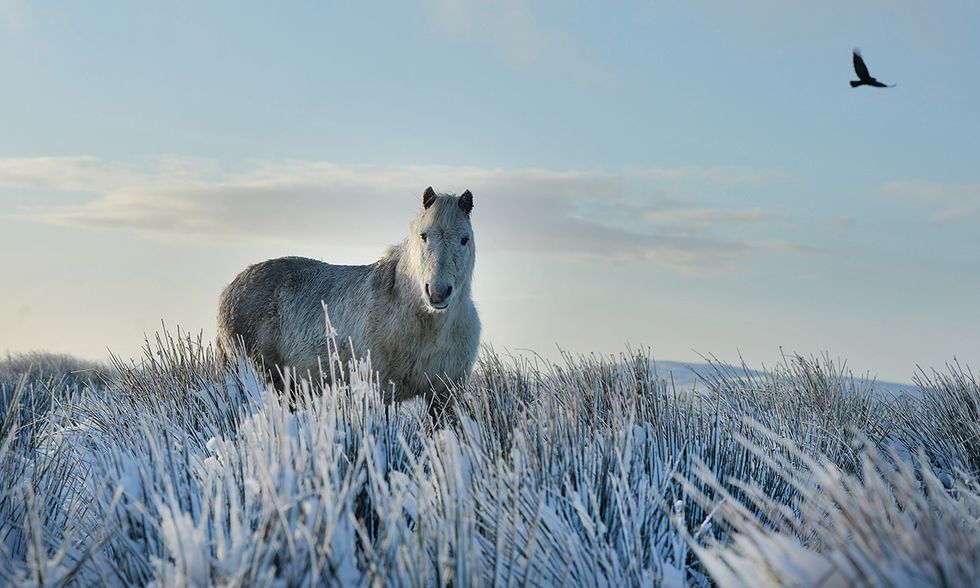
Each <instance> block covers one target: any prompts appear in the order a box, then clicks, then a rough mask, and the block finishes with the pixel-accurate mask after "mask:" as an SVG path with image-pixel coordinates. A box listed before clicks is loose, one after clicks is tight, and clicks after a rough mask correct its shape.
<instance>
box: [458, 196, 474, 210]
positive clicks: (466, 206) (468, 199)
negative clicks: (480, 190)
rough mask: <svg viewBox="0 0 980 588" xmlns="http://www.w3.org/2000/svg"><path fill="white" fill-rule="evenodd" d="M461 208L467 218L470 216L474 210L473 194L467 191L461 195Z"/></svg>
mask: <svg viewBox="0 0 980 588" xmlns="http://www.w3.org/2000/svg"><path fill="white" fill-rule="evenodd" d="M459 208H460V209H461V210H462V211H463V212H465V213H466V216H469V215H470V211H471V210H473V193H472V192H470V191H469V190H467V191H465V192H463V193H462V194H460V195H459Z"/></svg>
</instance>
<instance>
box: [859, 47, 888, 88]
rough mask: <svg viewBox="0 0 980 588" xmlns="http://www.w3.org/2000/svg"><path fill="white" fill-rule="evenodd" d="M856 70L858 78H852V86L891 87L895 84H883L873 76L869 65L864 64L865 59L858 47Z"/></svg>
mask: <svg viewBox="0 0 980 588" xmlns="http://www.w3.org/2000/svg"><path fill="white" fill-rule="evenodd" d="M854 71H855V72H857V75H858V78H859V79H857V80H851V87H852V88H857V87H858V86H874V87H875V88H891V87H893V86H894V85H895V84H892V85H891V86H889V85H888V84H882V83H881V82H879V81H878V80H876V79H874V78H873V77H871V74H870V73H869V72H868V66H866V65H864V59H862V58H861V52H860V51H859V50H857V49H855V50H854Z"/></svg>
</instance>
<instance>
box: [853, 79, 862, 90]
mask: <svg viewBox="0 0 980 588" xmlns="http://www.w3.org/2000/svg"><path fill="white" fill-rule="evenodd" d="M863 83H864V82H862V81H861V80H851V87H852V88H857V87H858V86H860V85H861V84H863Z"/></svg>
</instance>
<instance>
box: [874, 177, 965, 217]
mask: <svg viewBox="0 0 980 588" xmlns="http://www.w3.org/2000/svg"><path fill="white" fill-rule="evenodd" d="M881 193H882V194H883V195H884V196H885V197H887V198H891V199H895V200H899V201H904V202H912V203H914V204H917V205H919V206H920V207H922V208H924V209H925V210H926V211H927V212H926V214H927V218H928V219H929V220H930V221H932V222H935V223H947V222H954V221H967V220H980V184H959V185H955V184H943V183H941V182H928V181H896V182H888V183H886V184H885V185H884V186H882V188H881Z"/></svg>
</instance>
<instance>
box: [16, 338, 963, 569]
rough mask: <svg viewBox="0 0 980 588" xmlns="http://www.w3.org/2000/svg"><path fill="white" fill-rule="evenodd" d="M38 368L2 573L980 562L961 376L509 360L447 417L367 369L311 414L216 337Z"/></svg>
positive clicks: (29, 387)
mask: <svg viewBox="0 0 980 588" xmlns="http://www.w3.org/2000/svg"><path fill="white" fill-rule="evenodd" d="M21 359H22V358H8V360H7V362H6V363H2V362H0V417H2V418H0V584H10V585H62V584H80V585H90V584H108V585H131V584H148V583H151V584H154V585H161V586H164V585H166V586H169V585H201V586H204V585H221V586H262V585H290V586H292V585H303V584H307V583H314V584H327V585H329V584H337V585H341V584H342V585H345V586H346V585H395V586H398V585H403V586H436V585H447V584H450V583H452V584H453V585H455V586H461V585H490V584H497V585H508V586H509V585H555V586H559V585H586V586H623V585H649V584H651V583H663V584H665V585H687V584H693V585H710V584H711V583H712V582H715V583H719V584H722V585H747V584H749V583H751V584H752V585H754V586H757V585H759V584H765V583H767V582H768V583H769V584H771V585H789V584H794V583H795V584H798V585H816V584H819V583H820V582H821V581H827V580H828V579H833V580H835V581H843V582H847V583H856V584H867V585H915V584H919V583H922V582H930V583H931V582H932V581H934V580H939V581H940V582H945V583H947V584H949V585H958V584H963V585H966V584H968V583H969V582H971V581H972V580H973V578H975V577H977V573H978V572H980V570H978V569H977V567H978V565H977V563H976V562H977V561H980V539H978V537H980V534H978V533H977V532H976V531H977V528H978V523H977V521H978V520H980V493H978V482H977V480H978V476H980V424H978V418H977V417H978V414H980V413H978V410H977V408H978V402H980V387H978V384H977V381H976V379H975V378H974V377H973V376H972V374H971V373H970V372H969V371H968V370H966V369H964V368H961V367H960V366H958V365H953V366H950V367H948V369H947V370H946V371H945V372H942V373H935V374H925V373H923V374H922V378H921V382H920V384H921V388H922V390H921V394H920V395H918V396H916V397H915V398H903V399H900V400H898V401H890V400H885V399H883V397H882V395H880V394H876V393H875V389H874V386H875V385H874V383H873V382H870V381H866V380H861V379H855V378H853V377H851V376H850V375H849V374H848V373H847V372H846V371H845V370H844V369H842V368H841V367H839V366H837V365H835V364H834V363H833V362H831V361H828V360H826V359H804V358H790V359H788V360H787V361H786V362H785V363H784V364H783V365H780V366H778V367H777V368H776V369H775V370H773V371H772V372H771V373H768V374H763V375H760V374H759V373H757V372H752V371H749V370H743V371H738V370H733V369H731V368H727V367H724V366H716V367H717V369H715V370H713V372H712V373H711V374H709V375H705V382H704V383H703V385H701V386H698V387H697V388H696V389H695V390H693V391H692V390H688V389H684V390H680V389H675V388H674V387H672V386H671V385H670V382H669V381H668V380H667V379H664V378H661V377H660V376H659V375H658V373H657V371H656V368H655V365H654V364H653V363H652V362H651V361H649V358H648V357H647V356H646V355H643V354H632V353H631V354H626V355H624V356H622V357H617V358H600V357H567V358H566V361H565V362H564V363H562V364H558V365H552V364H547V363H545V362H543V361H540V360H536V359H533V358H511V357H502V356H500V355H498V354H495V353H493V352H492V351H490V350H487V351H486V352H485V353H484V355H483V356H482V357H481V360H480V362H479V365H478V366H477V369H476V372H475V374H474V377H473V379H472V381H471V382H470V383H469V384H468V385H467V386H465V387H462V388H460V389H459V390H457V402H456V404H455V409H454V410H453V412H452V413H451V414H450V415H449V416H448V417H447V419H446V422H445V424H444V426H443V427H441V428H433V427H432V425H431V424H430V422H429V420H428V417H427V414H426V409H425V407H423V406H421V405H420V404H419V403H417V402H410V403H405V404H402V405H399V406H397V407H386V406H385V405H384V404H383V403H381V402H380V400H379V393H378V389H377V384H376V382H374V381H373V376H372V373H371V371H370V366H369V363H368V362H367V361H362V362H359V363H358V365H356V366H353V369H352V370H351V373H350V374H349V377H347V378H346V380H345V381H340V382H338V383H336V384H333V385H331V384H327V383H325V382H317V383H315V384H314V385H312V386H311V385H308V384H307V385H305V386H304V387H302V392H301V393H300V395H299V396H300V397H299V399H298V401H297V406H296V407H294V408H295V410H291V409H290V407H289V406H287V405H286V404H285V403H284V402H281V401H280V398H279V397H277V396H276V395H274V394H266V393H265V385H264V383H262V382H261V381H260V380H259V379H258V378H257V377H256V375H255V373H254V369H253V367H252V366H251V365H250V364H248V363H247V362H245V361H242V362H240V363H239V365H238V366H237V367H236V368H235V369H232V370H226V371H221V370H219V369H218V368H217V367H216V365H215V364H214V359H213V356H212V354H211V352H210V351H209V350H208V349H207V347H206V346H204V345H202V344H201V342H200V341H191V340H188V339H183V338H181V339H171V338H169V337H167V336H163V337H160V338H158V339H157V340H156V341H155V342H154V343H153V344H152V345H149V346H148V348H147V353H146V358H145V361H143V362H141V363H140V364H139V365H132V364H130V365H126V364H123V363H122V362H116V363H115V364H114V365H113V366H110V367H108V368H104V369H102V370H101V371H100V372H99V373H100V374H101V376H100V377H99V378H94V379H93V378H90V379H87V380H84V381H75V380H70V379H67V378H64V377H61V376H59V375H58V373H59V369H48V370H47V373H48V374H49V376H48V377H46V378H43V377H42V378H36V377H35V378H33V379H23V378H20V377H19V374H22V373H24V370H23V366H20V367H17V366H15V365H13V364H14V363H15V361H20V360H21ZM39 359H41V360H43V357H35V358H34V363H39V361H38V360H39ZM40 363H43V361H42V362H40ZM63 363H64V364H65V365H67V364H70V362H68V361H67V360H64V362H63ZM57 364H58V362H54V361H52V366H51V367H56V366H57ZM65 365H61V368H65ZM93 367H94V366H86V368H85V369H88V370H91V369H93ZM324 370H325V371H327V372H328V373H329V371H330V370H333V371H334V372H335V373H339V372H341V371H343V370H341V366H338V365H335V364H330V363H328V364H327V365H325V366H324ZM73 371H75V370H74V368H72V367H71V366H70V365H67V368H65V369H60V372H62V373H71V372H73ZM86 373H91V372H86ZM930 549H931V550H932V551H929V550H930ZM763 572H764V573H763Z"/></svg>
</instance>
